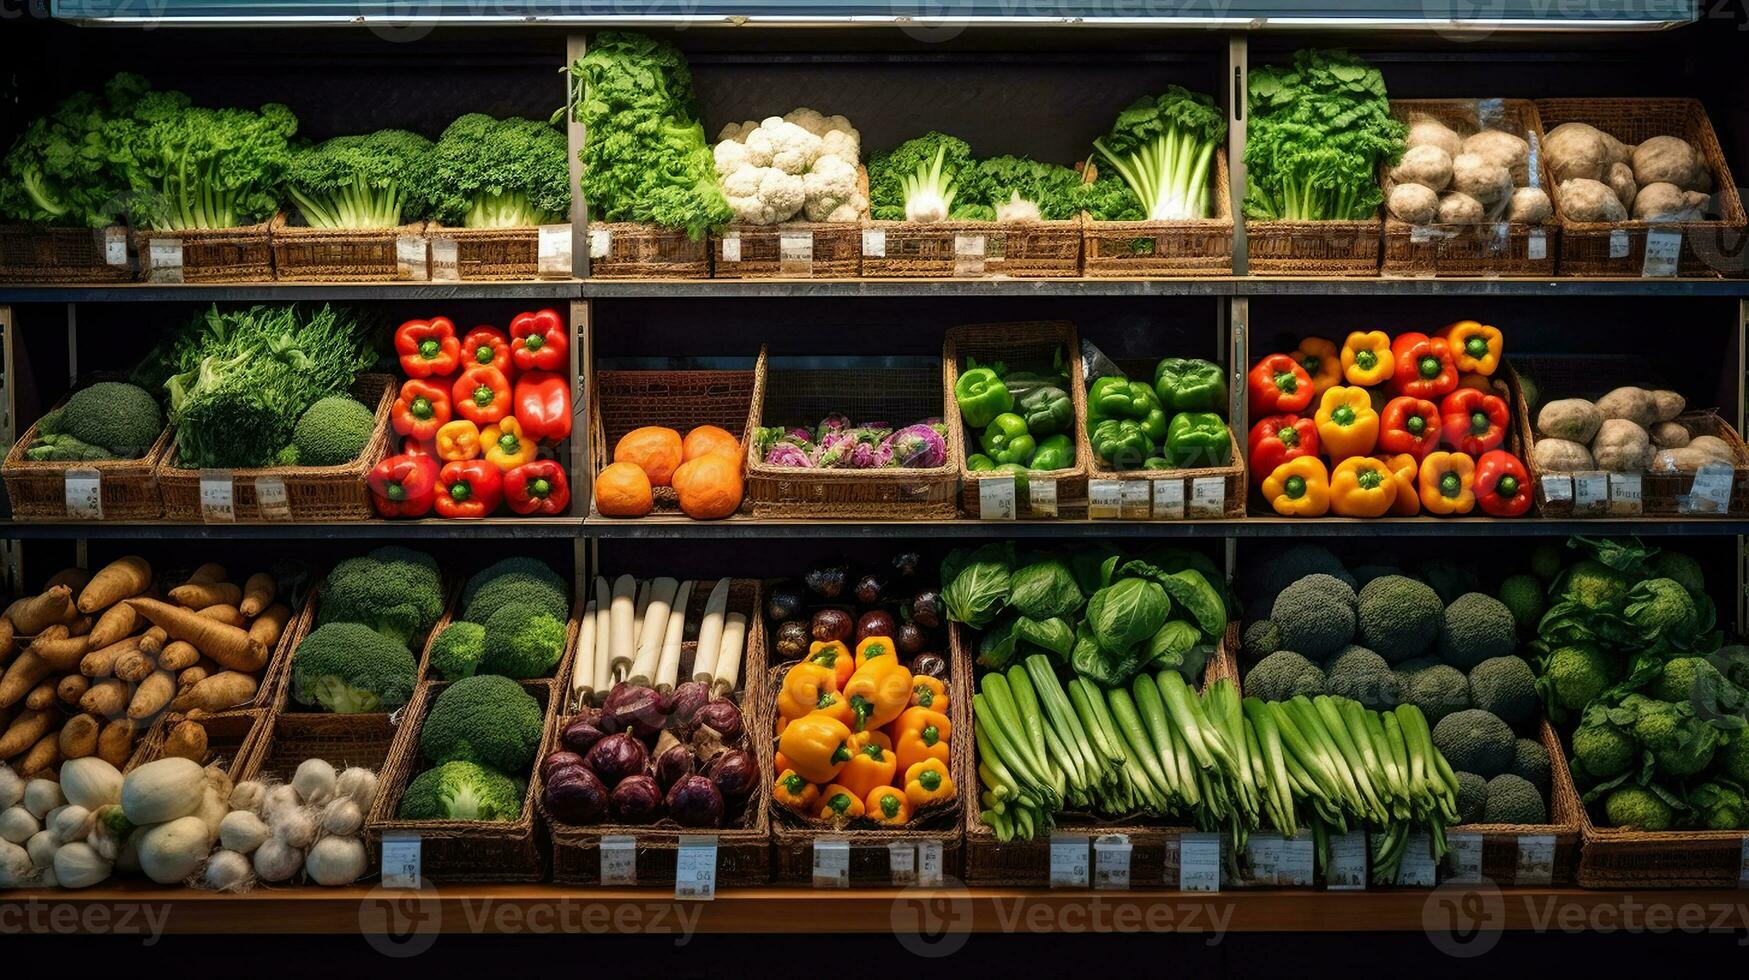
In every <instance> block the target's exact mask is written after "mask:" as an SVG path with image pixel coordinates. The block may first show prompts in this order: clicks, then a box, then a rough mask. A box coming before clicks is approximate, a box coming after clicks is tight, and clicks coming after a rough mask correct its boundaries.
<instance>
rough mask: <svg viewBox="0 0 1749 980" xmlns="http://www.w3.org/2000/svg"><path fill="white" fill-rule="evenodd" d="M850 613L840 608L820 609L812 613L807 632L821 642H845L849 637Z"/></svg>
mask: <svg viewBox="0 0 1749 980" xmlns="http://www.w3.org/2000/svg"><path fill="white" fill-rule="evenodd" d="M851 626H852V624H851V621H850V614H849V613H847V612H845V611H844V610H842V609H822V610H820V611H818V612H816V613H814V620H813V622H812V623H810V624H809V626H808V634H809V635H810V636H812V637H813V638H814V639H816V640H818V641H820V642H821V643H846V642H848V641H849V639H850V630H851Z"/></svg>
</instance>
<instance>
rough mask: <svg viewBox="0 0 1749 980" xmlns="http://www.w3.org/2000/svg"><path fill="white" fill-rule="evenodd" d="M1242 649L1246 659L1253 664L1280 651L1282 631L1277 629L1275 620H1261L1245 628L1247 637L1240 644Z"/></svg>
mask: <svg viewBox="0 0 1749 980" xmlns="http://www.w3.org/2000/svg"><path fill="white" fill-rule="evenodd" d="M1240 649H1241V651H1242V652H1243V653H1244V654H1245V659H1246V660H1247V661H1249V662H1251V663H1255V662H1257V661H1259V660H1262V659H1263V658H1264V657H1267V656H1269V655H1270V654H1272V653H1274V652H1275V651H1277V650H1280V649H1281V631H1280V630H1278V629H1276V628H1275V620H1273V619H1260V620H1258V621H1257V622H1255V623H1252V624H1251V625H1250V626H1247V627H1245V637H1244V640H1243V641H1242V642H1241V643H1240Z"/></svg>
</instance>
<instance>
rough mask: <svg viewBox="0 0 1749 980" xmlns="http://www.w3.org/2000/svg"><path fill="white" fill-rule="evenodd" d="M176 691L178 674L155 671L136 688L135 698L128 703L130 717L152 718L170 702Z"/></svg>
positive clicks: (134, 718) (136, 718) (138, 718)
mask: <svg viewBox="0 0 1749 980" xmlns="http://www.w3.org/2000/svg"><path fill="white" fill-rule="evenodd" d="M175 693H176V675H175V674H172V673H170V672H169V671H167V670H160V671H155V672H153V674H152V676H150V677H148V678H146V679H145V680H143V681H141V682H140V686H139V687H136V688H134V699H133V700H132V701H131V702H129V703H128V717H129V718H132V719H133V720H135V721H139V720H140V719H142V718H150V717H152V716H153V715H155V714H157V713H158V712H160V711H163V710H164V706H165V705H167V704H169V703H170V698H171V696H172V695H174V694H175Z"/></svg>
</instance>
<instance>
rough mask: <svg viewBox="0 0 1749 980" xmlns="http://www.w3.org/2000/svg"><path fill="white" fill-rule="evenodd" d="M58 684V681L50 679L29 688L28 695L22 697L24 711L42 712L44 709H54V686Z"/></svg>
mask: <svg viewBox="0 0 1749 980" xmlns="http://www.w3.org/2000/svg"><path fill="white" fill-rule="evenodd" d="M59 683H60V681H58V680H56V679H55V678H53V677H50V678H49V679H48V680H46V681H43V682H42V683H41V684H38V685H37V686H35V687H33V688H31V689H30V693H29V694H26V695H25V696H24V707H25V709H26V710H29V711H42V710H43V709H45V708H51V707H54V704H55V686H56V685H57V684H59Z"/></svg>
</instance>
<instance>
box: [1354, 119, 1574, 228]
mask: <svg viewBox="0 0 1749 980" xmlns="http://www.w3.org/2000/svg"><path fill="white" fill-rule="evenodd" d="M1405 143H1406V145H1407V146H1408V149H1407V150H1405V151H1404V153H1403V158H1402V160H1401V161H1399V162H1398V163H1397V165H1396V166H1394V167H1392V168H1391V170H1390V173H1389V174H1388V175H1387V177H1386V181H1385V193H1386V195H1387V196H1386V197H1385V208H1386V209H1387V210H1388V211H1390V213H1391V217H1393V218H1396V219H1397V220H1398V221H1404V222H1407V223H1409V224H1412V225H1429V224H1442V225H1474V224H1482V223H1484V222H1496V221H1510V222H1514V223H1525V224H1534V223H1537V222H1541V221H1546V220H1547V219H1548V218H1549V216H1550V215H1551V214H1552V213H1553V211H1554V209H1553V207H1552V206H1551V205H1550V204H1549V195H1548V192H1547V191H1546V190H1544V189H1543V188H1542V187H1541V186H1539V185H1540V184H1541V183H1542V181H1541V177H1540V175H1539V174H1538V173H1537V172H1536V170H1535V169H1533V168H1532V167H1531V155H1530V143H1529V142H1528V141H1526V140H1525V139H1524V138H1523V137H1521V136H1519V135H1517V134H1515V133H1509V132H1506V131H1505V130H1502V129H1488V128H1485V127H1484V128H1480V129H1476V130H1475V131H1472V132H1468V133H1459V132H1457V131H1456V130H1454V129H1452V128H1451V127H1450V126H1447V125H1446V124H1445V123H1443V122H1441V121H1439V120H1438V119H1434V118H1432V117H1430V116H1420V117H1415V118H1411V119H1410V120H1409V135H1408V137H1407V139H1406V140H1405Z"/></svg>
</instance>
